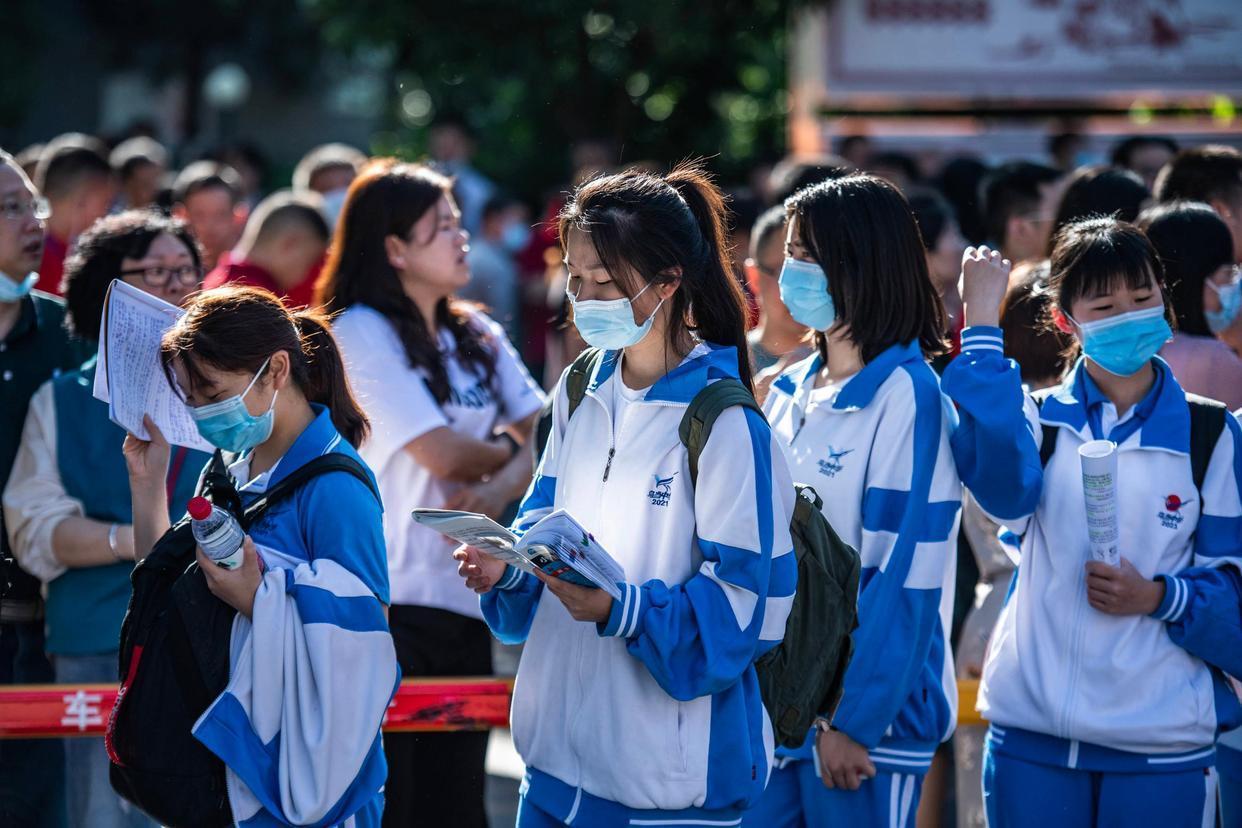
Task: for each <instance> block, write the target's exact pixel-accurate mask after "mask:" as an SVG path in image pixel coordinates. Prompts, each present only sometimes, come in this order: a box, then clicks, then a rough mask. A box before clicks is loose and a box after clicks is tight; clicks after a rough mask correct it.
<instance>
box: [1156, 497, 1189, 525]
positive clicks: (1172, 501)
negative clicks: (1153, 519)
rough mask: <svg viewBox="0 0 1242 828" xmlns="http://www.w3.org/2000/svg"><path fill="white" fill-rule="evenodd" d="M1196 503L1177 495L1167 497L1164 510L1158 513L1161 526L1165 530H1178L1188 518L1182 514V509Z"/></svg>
mask: <svg viewBox="0 0 1242 828" xmlns="http://www.w3.org/2000/svg"><path fill="white" fill-rule="evenodd" d="M1191 503H1194V501H1193V500H1182V499H1181V498H1180V497H1178V496H1177V495H1175V494H1171V495H1166V496H1165V498H1164V509H1162V510H1161V511H1160V512H1158V513H1157V517H1159V518H1160V525H1161V526H1163V527H1164V528H1165V529H1176V528H1177V527H1179V526H1181V525H1182V521H1183V520H1185V519H1186V516H1185V515H1183V514H1182V507H1183V506H1189V505H1190V504H1191Z"/></svg>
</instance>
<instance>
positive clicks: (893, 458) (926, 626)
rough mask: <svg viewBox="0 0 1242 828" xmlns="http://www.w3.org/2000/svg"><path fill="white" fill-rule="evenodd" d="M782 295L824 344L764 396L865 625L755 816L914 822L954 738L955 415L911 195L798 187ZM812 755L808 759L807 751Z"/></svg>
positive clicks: (856, 187) (785, 754)
mask: <svg viewBox="0 0 1242 828" xmlns="http://www.w3.org/2000/svg"><path fill="white" fill-rule="evenodd" d="M786 209H787V211H788V213H789V216H790V224H789V231H788V233H789V236H788V241H787V243H786V256H787V258H786V260H785V266H784V268H783V270H782V271H781V277H780V285H781V296H782V298H783V299H784V300H785V304H786V305H787V306H788V307H789V310H790V313H792V314H793V316H794V318H795V319H797V320H798V321H799V322H802V323H803V324H805V325H807V326H808V327H810V328H812V329H813V330H815V331H816V335H815V340H816V345H817V351H818V353H817V354H816V355H815V356H812V357H810V358H808V359H806V360H804V361H803V362H800V363H798V364H797V365H795V366H793V367H792V368H791V369H790V370H789V371H787V372H786V373H785V374H783V375H782V376H781V377H779V378H778V379H777V380H776V381H775V382H774V383H773V385H772V389H771V392H770V393H769V395H768V398H767V401H766V403H765V406H764V409H765V411H766V412H767V414H768V419H769V421H770V422H771V423H772V429H773V431H774V432H775V433H776V434H777V435H778V436H780V437H781V438H782V440H783V442H784V444H785V446H786V450H787V453H788V456H789V461H790V466H791V469H792V470H793V474H794V479H795V480H797V481H798V482H799V483H805V484H808V485H810V486H811V487H812V488H814V489H815V490H816V492H818V493H819V495H820V497H821V499H822V500H823V504H824V505H823V510H824V514H825V516H827V518H828V521H829V522H830V523H831V524H832V526H833V528H834V529H835V530H836V531H837V533H838V534H839V535H840V536H841V538H842V539H843V540H844V541H846V542H847V543H849V544H850V545H852V546H853V547H855V548H856V549H857V550H858V552H859V555H860V556H861V558H862V567H863V569H862V580H861V584H860V590H859V595H858V615H859V617H858V629H857V630H856V631H855V632H854V645H855V650H854V656H853V660H852V661H851V663H850V666H849V670H848V672H847V673H846V679H845V688H844V695H843V697H842V700H841V704H840V706H839V708H838V709H837V711H836V715H835V717H834V718H833V719H832V722H831V729H828V727H827V723H826V722H825V723H824V724H823V725H821V727H820V728H817V729H816V730H813V731H812V732H811V734H810V735H809V736H808V738H807V740H806V742H805V743H804V745H803V747H802V748H801V749H797V750H788V751H787V750H784V749H782V750H779V751H778V756H779V757H781V758H780V759H779V760H778V761H779V764H778V768H779V769H778V770H776V771H775V772H774V773H773V776H772V781H771V782H770V783H769V786H768V791H767V793H766V794H765V795H764V798H763V800H762V802H761V803H760V805H759V806H758V807H757V808H755V809H754V810H753V811H751V812H750V813H748V814H747V816H746V824H747V825H755V826H763V827H764V828H785V826H789V828H796V827H797V826H827V825H833V826H837V825H890V826H908V825H913V824H914V818H915V813H916V811H917V810H918V804H919V794H920V792H921V789H922V784H923V777H924V775H925V774H926V773H927V769H928V767H929V766H930V764H931V760H932V755H933V754H934V753H935V751H936V748H937V746H938V745H939V744H940V743H941V742H943V741H944V740H945V739H947V738H949V736H950V734H951V733H952V731H953V724H954V721H955V718H956V712H957V686H956V684H955V682H954V675H953V657H952V654H951V653H950V650H949V643H948V631H949V628H950V623H951V618H952V613H953V582H954V576H955V571H956V567H955V563H956V544H957V530H958V513H959V509H960V505H961V484H960V483H959V481H958V478H957V471H956V469H955V468H954V465H953V456H952V453H951V451H950V448H949V437H950V435H951V434H952V431H953V427H954V425H955V423H956V418H955V415H954V412H953V408H952V406H951V405H950V404H949V403H948V400H947V399H946V398H945V397H944V396H943V395H942V394H941V393H940V387H939V382H938V380H937V379H936V375H935V373H934V372H933V371H932V370H931V368H930V367H929V366H928V365H927V361H926V360H927V357H929V356H931V355H933V354H935V353H938V352H939V351H940V350H941V349H942V348H943V347H944V342H943V338H942V334H941V332H942V331H943V330H944V324H943V309H942V307H941V304H940V299H939V298H938V297H937V295H936V293H935V290H934V287H933V285H932V283H931V281H930V278H929V276H928V272H927V264H926V259H925V257H924V255H923V248H922V244H921V242H920V241H919V235H918V230H917V228H916V226H915V222H914V217H913V215H912V214H911V212H910V208H909V206H908V205H907V204H906V202H905V199H904V198H903V197H902V196H901V194H900V193H899V192H898V191H897V190H896V189H894V188H893V187H892V186H890V185H889V184H887V183H886V182H884V181H882V180H881V179H878V178H874V177H871V176H865V175H852V176H849V177H846V178H843V179H840V180H837V181H830V182H826V183H824V184H820V185H817V186H814V187H811V188H809V189H806V190H802V191H801V192H799V193H797V194H795V195H794V196H793V197H792V198H791V199H790V200H789V201H788V202H786ZM816 759H817V760H818V761H816Z"/></svg>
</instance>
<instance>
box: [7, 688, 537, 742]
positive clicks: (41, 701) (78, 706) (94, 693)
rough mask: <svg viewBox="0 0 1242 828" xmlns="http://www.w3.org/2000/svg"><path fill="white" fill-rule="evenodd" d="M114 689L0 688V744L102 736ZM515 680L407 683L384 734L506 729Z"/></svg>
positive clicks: (393, 704)
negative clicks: (11, 741)
mask: <svg viewBox="0 0 1242 828" xmlns="http://www.w3.org/2000/svg"><path fill="white" fill-rule="evenodd" d="M116 691H117V686H116V685H115V684H91V685H82V686H71V685H57V684H40V685H13V686H8V687H0V739H28V738H44V737H64V736H102V735H103V732H104V726H105V724H106V723H107V721H108V714H109V713H110V712H111V711H112V705H113V704H114V703H116ZM512 694H513V681H512V679H503V678H501V679H497V678H482V679H480V678H462V679H407V680H405V681H403V682H402V683H401V687H400V688H399V689H398V690H397V695H396V696H395V697H394V698H393V700H392V704H391V705H390V706H389V708H388V716H387V717H386V718H385V719H384V730H387V731H396V732H407V731H415V730H487V729H489V728H493V727H508V725H509V700H510V698H511V697H512Z"/></svg>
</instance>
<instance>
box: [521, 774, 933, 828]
mask: <svg viewBox="0 0 1242 828" xmlns="http://www.w3.org/2000/svg"><path fill="white" fill-rule="evenodd" d="M922 791H923V777H922V775H921V774H912V773H886V772H880V773H877V774H876V776H875V778H874V779H868V780H867V781H866V782H864V783H862V786H861V787H859V789H858V790H856V791H844V790H840V789H829V788H826V787H824V783H823V782H822V781H821V780H820V778H819V773H818V771H817V770H816V768H815V762H814V761H812V760H810V759H800V760H796V761H793V762H790V763H789V764H788V765H786V766H785V767H783V768H777V769H775V770H773V771H772V776H771V777H770V778H769V779H768V787H767V790H765V791H764V792H763V798H762V799H760V800H759V803H758V804H757V805H755V807H753V808H751V809H750V810H749V811H747V812H746V814H745V816H744V817H743V819H742V825H743V826H750V827H751V828H821V826H832V828H842V826H847V825H849V826H853V825H858V826H887V828H913V826H914V816H915V814H916V813H917V812H918V809H919V795H920V794H921V793H922ZM523 828H525V827H524V826H523Z"/></svg>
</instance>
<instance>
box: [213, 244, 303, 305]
mask: <svg viewBox="0 0 1242 828" xmlns="http://www.w3.org/2000/svg"><path fill="white" fill-rule="evenodd" d="M320 267H321V265H316V266H315V267H313V268H311V272H310V273H308V274H307V275H306V278H305V279H303V280H302V281H301V282H300V283H299V284H298V285H297V286H295V287H294V288H293V289H292V290H290V291H287V292H286V291H285V290H284V289H283V288H282V287H281V286H280V285H278V284H277V283H276V280H275V279H274V278H272V274H271V273H269V272H268V271H267V269H266V268H262V267H259V266H258V265H257V264H254V263H253V262H248V261H246V260H244V259H243V260H241V261H233V259H232V258H231V257H224V256H222V257H221V259H220V264H218V265H217V266H216V268H215V269H214V270H212V271H211V272H210V273H208V274H207V278H206V279H204V280H203V290H211V289H212V288H218V287H223V286H224V285H226V284H228V285H248V286H250V287H257V288H263V289H264V290H269V291H271V292H272V293H274V294H276V295H277V296H279V297H280V301H282V302H284V303H285V305H286V306H287V307H290V308H302V307H306V306H308V305H310V303H311V301H312V299H314V294H315V279H316V277H317V276H318V275H319V270H320Z"/></svg>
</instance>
